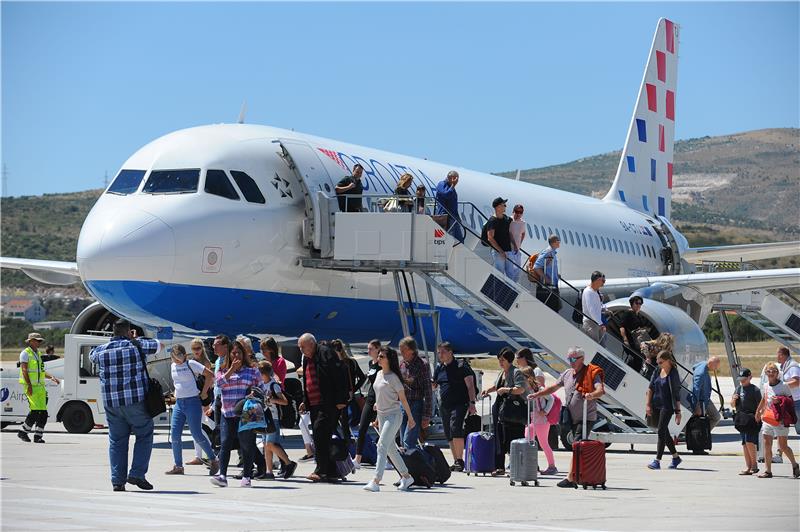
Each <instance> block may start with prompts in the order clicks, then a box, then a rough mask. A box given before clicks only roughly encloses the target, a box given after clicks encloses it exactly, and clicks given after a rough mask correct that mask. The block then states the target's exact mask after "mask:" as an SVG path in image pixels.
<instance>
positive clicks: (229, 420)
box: [211, 342, 261, 488]
mask: <svg viewBox="0 0 800 532" xmlns="http://www.w3.org/2000/svg"><path fill="white" fill-rule="evenodd" d="M260 382H261V375H260V374H259V372H258V369H257V368H256V367H255V362H254V361H253V360H252V358H250V357H249V356H248V355H247V351H246V350H245V348H244V346H243V345H242V343H241V342H234V344H233V348H232V349H231V351H230V353H229V354H227V355H226V356H225V357H224V358H223V360H222V362H221V363H220V366H219V371H218V372H217V375H216V383H217V386H219V389H220V394H221V396H222V418H221V420H220V428H219V433H220V440H221V446H220V454H219V459H220V469H219V475H217V476H214V477H211V483H212V484H214V485H215V486H219V487H221V488H225V487H227V486H228V479H227V473H228V462H229V461H230V458H231V448H232V447H233V440H234V438H237V437H238V438H239V448H240V449H241V451H242V455H243V464H242V465H243V466H244V467H243V469H242V487H250V475H252V473H253V460H254V459H255V455H256V453H257V452H258V448H257V447H256V437H255V432H254V431H252V430H246V431H242V432H239V416H237V415H236V403H238V402H239V401H241V400H242V399H244V398H245V396H246V395H247V390H248V389H249V388H250V387H251V386H258V385H259V383H260Z"/></svg>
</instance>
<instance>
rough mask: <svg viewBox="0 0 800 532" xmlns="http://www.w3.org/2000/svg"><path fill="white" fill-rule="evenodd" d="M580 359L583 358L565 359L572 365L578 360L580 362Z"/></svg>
mask: <svg viewBox="0 0 800 532" xmlns="http://www.w3.org/2000/svg"><path fill="white" fill-rule="evenodd" d="M582 358H583V357H569V358H567V360H569V363H570V364H572V363H574V362H577V361H578V360H580V359H582Z"/></svg>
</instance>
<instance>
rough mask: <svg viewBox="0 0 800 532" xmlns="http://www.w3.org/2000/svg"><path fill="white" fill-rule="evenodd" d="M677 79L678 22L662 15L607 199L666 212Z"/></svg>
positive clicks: (664, 214)
mask: <svg viewBox="0 0 800 532" xmlns="http://www.w3.org/2000/svg"><path fill="white" fill-rule="evenodd" d="M677 85H678V25H677V24H675V23H673V22H672V21H670V20H667V19H664V18H662V19H660V20H659V21H658V25H657V26H656V34H655V36H654V37H653V45H652V46H651V47H650V56H649V58H648V60H647V67H646V68H645V70H644V79H643V80H642V86H641V87H640V88H639V97H638V98H637V99H636V107H635V108H634V111H633V118H631V125H630V127H629V128H628V138H627V139H626V140H625V149H623V150H622V157H621V158H620V160H619V167H618V168H617V176H616V177H615V178H614V184H613V185H611V190H609V191H608V194H606V197H605V200H606V201H618V202H622V203H624V204H625V205H627V206H628V207H630V208H632V209H636V210H637V211H642V212H646V213H650V214H656V215H659V216H664V217H667V218H669V216H670V211H671V199H672V162H673V161H672V154H673V142H674V140H675V94H676V88H677Z"/></svg>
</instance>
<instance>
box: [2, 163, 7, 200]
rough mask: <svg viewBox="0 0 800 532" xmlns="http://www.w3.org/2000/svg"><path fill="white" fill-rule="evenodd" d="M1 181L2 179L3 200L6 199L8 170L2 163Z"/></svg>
mask: <svg viewBox="0 0 800 532" xmlns="http://www.w3.org/2000/svg"><path fill="white" fill-rule="evenodd" d="M2 179H3V187H2V196H3V197H4V198H7V197H8V168H7V167H6V164H5V163H3V177H2Z"/></svg>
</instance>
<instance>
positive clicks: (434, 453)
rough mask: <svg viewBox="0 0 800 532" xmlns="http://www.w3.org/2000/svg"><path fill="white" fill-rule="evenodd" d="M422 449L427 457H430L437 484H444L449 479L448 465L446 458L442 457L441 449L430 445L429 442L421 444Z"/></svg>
mask: <svg viewBox="0 0 800 532" xmlns="http://www.w3.org/2000/svg"><path fill="white" fill-rule="evenodd" d="M422 450H423V451H425V452H426V453H427V454H428V458H430V460H431V462H432V463H433V471H434V473H435V474H436V477H435V480H436V482H438V483H439V484H444V483H445V482H447V481H448V480H450V475H451V472H450V465H449V464H448V463H447V459H446V458H445V457H444V453H442V450H441V449H439V448H438V447H437V446H435V445H431V444H430V443H426V444H425V445H423V446H422Z"/></svg>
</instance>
